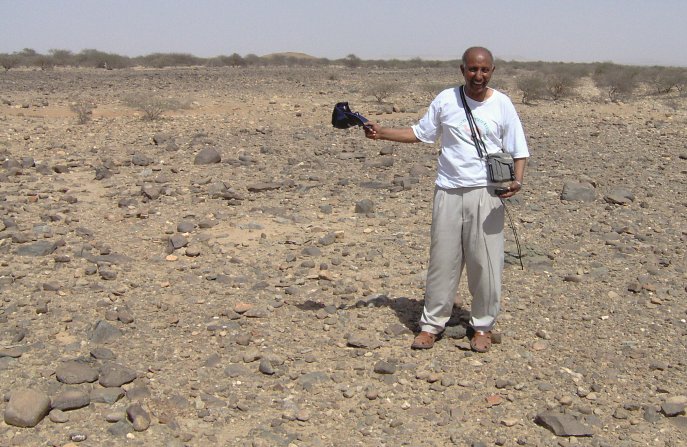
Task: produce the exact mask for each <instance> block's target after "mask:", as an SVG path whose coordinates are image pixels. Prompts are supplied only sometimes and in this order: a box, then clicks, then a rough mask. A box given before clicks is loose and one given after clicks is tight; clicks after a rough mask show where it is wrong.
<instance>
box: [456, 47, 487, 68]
mask: <svg viewBox="0 0 687 447" xmlns="http://www.w3.org/2000/svg"><path fill="white" fill-rule="evenodd" d="M478 55H479V56H482V57H485V58H487V59H488V60H489V61H490V62H491V65H494V56H493V55H492V54H491V51H489V50H488V49H486V48H484V47H470V48H468V49H467V50H465V53H463V59H462V61H463V65H467V62H468V59H469V58H470V56H478Z"/></svg>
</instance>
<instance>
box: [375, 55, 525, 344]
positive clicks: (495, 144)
mask: <svg viewBox="0 0 687 447" xmlns="http://www.w3.org/2000/svg"><path fill="white" fill-rule="evenodd" d="M495 68H496V67H495V66H494V58H493V56H492V54H491V52H490V51H489V50H487V49H486V48H482V47H471V48H468V49H467V50H466V51H465V53H464V54H463V59H462V64H461V66H460V71H461V72H462V74H463V77H464V78H465V85H464V92H465V96H466V102H467V104H468V107H469V108H470V109H471V110H472V113H473V116H474V119H475V123H476V125H477V128H478V130H479V134H480V136H481V138H482V139H483V141H484V143H485V145H486V149H487V152H488V153H494V152H497V151H500V150H502V149H503V150H504V151H506V152H509V153H510V154H511V155H512V156H513V159H514V171H515V180H514V181H512V182H510V183H508V184H507V185H505V186H507V188H508V189H507V191H506V192H505V193H503V194H501V195H500V196H497V195H496V193H495V192H494V188H495V186H497V185H495V184H493V183H491V182H490V181H489V177H488V173H487V166H486V160H485V159H484V158H481V157H480V156H479V154H478V151H477V148H476V146H475V143H474V141H473V139H472V133H471V131H470V126H469V124H468V120H467V115H466V111H465V109H464V108H463V103H462V100H461V97H460V92H459V87H455V88H450V89H447V90H444V91H443V92H441V93H439V95H438V96H437V97H436V98H435V99H434V101H432V103H431V104H430V106H429V109H428V110H427V113H426V114H425V116H424V117H423V118H422V119H421V120H420V121H419V122H418V123H417V124H416V125H414V126H412V127H408V128H390V127H382V126H380V125H379V124H377V123H368V124H367V125H366V126H365V136H366V137H367V138H371V139H373V140H389V141H395V142H400V143H417V142H420V141H421V142H424V143H434V142H435V141H436V140H437V139H438V138H441V155H440V156H439V160H438V169H437V179H436V185H435V189H434V203H433V210H432V230H431V234H432V236H431V247H430V257H429V267H428V271H427V284H426V289H425V302H424V309H423V312H422V316H421V318H420V333H419V334H418V335H417V337H415V339H414V341H413V344H412V348H414V349H429V348H431V347H432V346H433V345H434V342H435V341H436V340H437V339H438V338H439V337H440V336H441V334H442V332H443V331H444V327H445V326H446V323H447V322H448V320H449V318H450V317H451V312H452V309H453V303H454V297H455V295H456V292H457V290H458V282H459V280H460V276H461V274H462V270H463V268H464V267H465V269H466V272H467V277H468V288H469V290H470V294H471V295H472V308H471V316H470V325H471V326H472V329H473V331H472V332H473V335H472V337H471V340H470V346H471V347H472V349H473V350H475V351H477V352H487V351H488V350H489V348H490V347H491V343H492V338H491V334H492V333H491V331H492V328H493V326H494V324H495V323H496V317H497V315H498V312H499V309H500V300H501V275H502V272H503V261H504V254H503V250H504V248H503V221H504V218H503V216H504V205H503V202H502V201H501V199H505V198H508V197H511V196H513V195H515V194H516V193H518V192H519V191H520V189H521V188H522V181H523V176H524V174H525V163H526V160H527V158H528V157H529V151H528V148H527V142H526V141H525V134H524V131H523V129H522V124H521V123H520V119H519V118H518V115H517V113H516V111H515V107H514V106H513V103H512V102H511V101H510V99H509V98H508V97H507V96H506V95H504V94H503V93H501V92H499V91H497V90H494V89H492V88H490V87H488V86H487V85H488V83H489V80H490V79H491V76H492V74H493V73H494V70H495ZM498 186H504V185H498Z"/></svg>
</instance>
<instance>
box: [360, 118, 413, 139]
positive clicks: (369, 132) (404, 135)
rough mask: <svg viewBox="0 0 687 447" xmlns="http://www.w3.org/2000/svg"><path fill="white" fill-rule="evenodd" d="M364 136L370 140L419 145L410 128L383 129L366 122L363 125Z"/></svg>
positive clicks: (375, 124)
mask: <svg viewBox="0 0 687 447" xmlns="http://www.w3.org/2000/svg"><path fill="white" fill-rule="evenodd" d="M363 130H364V131H365V136H366V137H367V138H369V139H371V140H386V141H395V142H397V143H419V142H420V140H418V139H417V137H416V136H415V133H414V132H413V129H411V128H410V127H384V126H380V125H379V124H377V123H373V122H372V121H368V122H366V123H365V124H364V125H363Z"/></svg>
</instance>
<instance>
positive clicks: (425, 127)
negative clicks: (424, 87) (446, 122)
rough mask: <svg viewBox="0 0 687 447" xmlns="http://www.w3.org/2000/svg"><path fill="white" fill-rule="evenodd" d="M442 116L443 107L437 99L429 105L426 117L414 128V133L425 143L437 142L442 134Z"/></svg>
mask: <svg viewBox="0 0 687 447" xmlns="http://www.w3.org/2000/svg"><path fill="white" fill-rule="evenodd" d="M440 115H441V106H440V105H439V102H438V101H437V99H435V100H434V101H432V103H431V104H430V105H429V108H428V109H427V113H425V116H423V117H422V118H421V119H420V121H418V123H417V124H415V125H414V126H412V129H413V132H414V133H415V136H416V137H417V139H418V140H420V141H422V142H423V143H434V142H436V141H437V138H438V137H439V134H440V133H441V122H440V120H439V117H440Z"/></svg>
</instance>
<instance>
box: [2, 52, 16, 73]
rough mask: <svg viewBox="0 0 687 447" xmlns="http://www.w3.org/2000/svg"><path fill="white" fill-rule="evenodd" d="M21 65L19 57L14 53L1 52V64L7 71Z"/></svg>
mask: <svg viewBox="0 0 687 447" xmlns="http://www.w3.org/2000/svg"><path fill="white" fill-rule="evenodd" d="M17 65H19V57H18V56H17V55H14V54H7V53H3V54H0V66H2V68H4V69H5V71H10V69H12V68H14V67H16V66H17Z"/></svg>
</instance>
